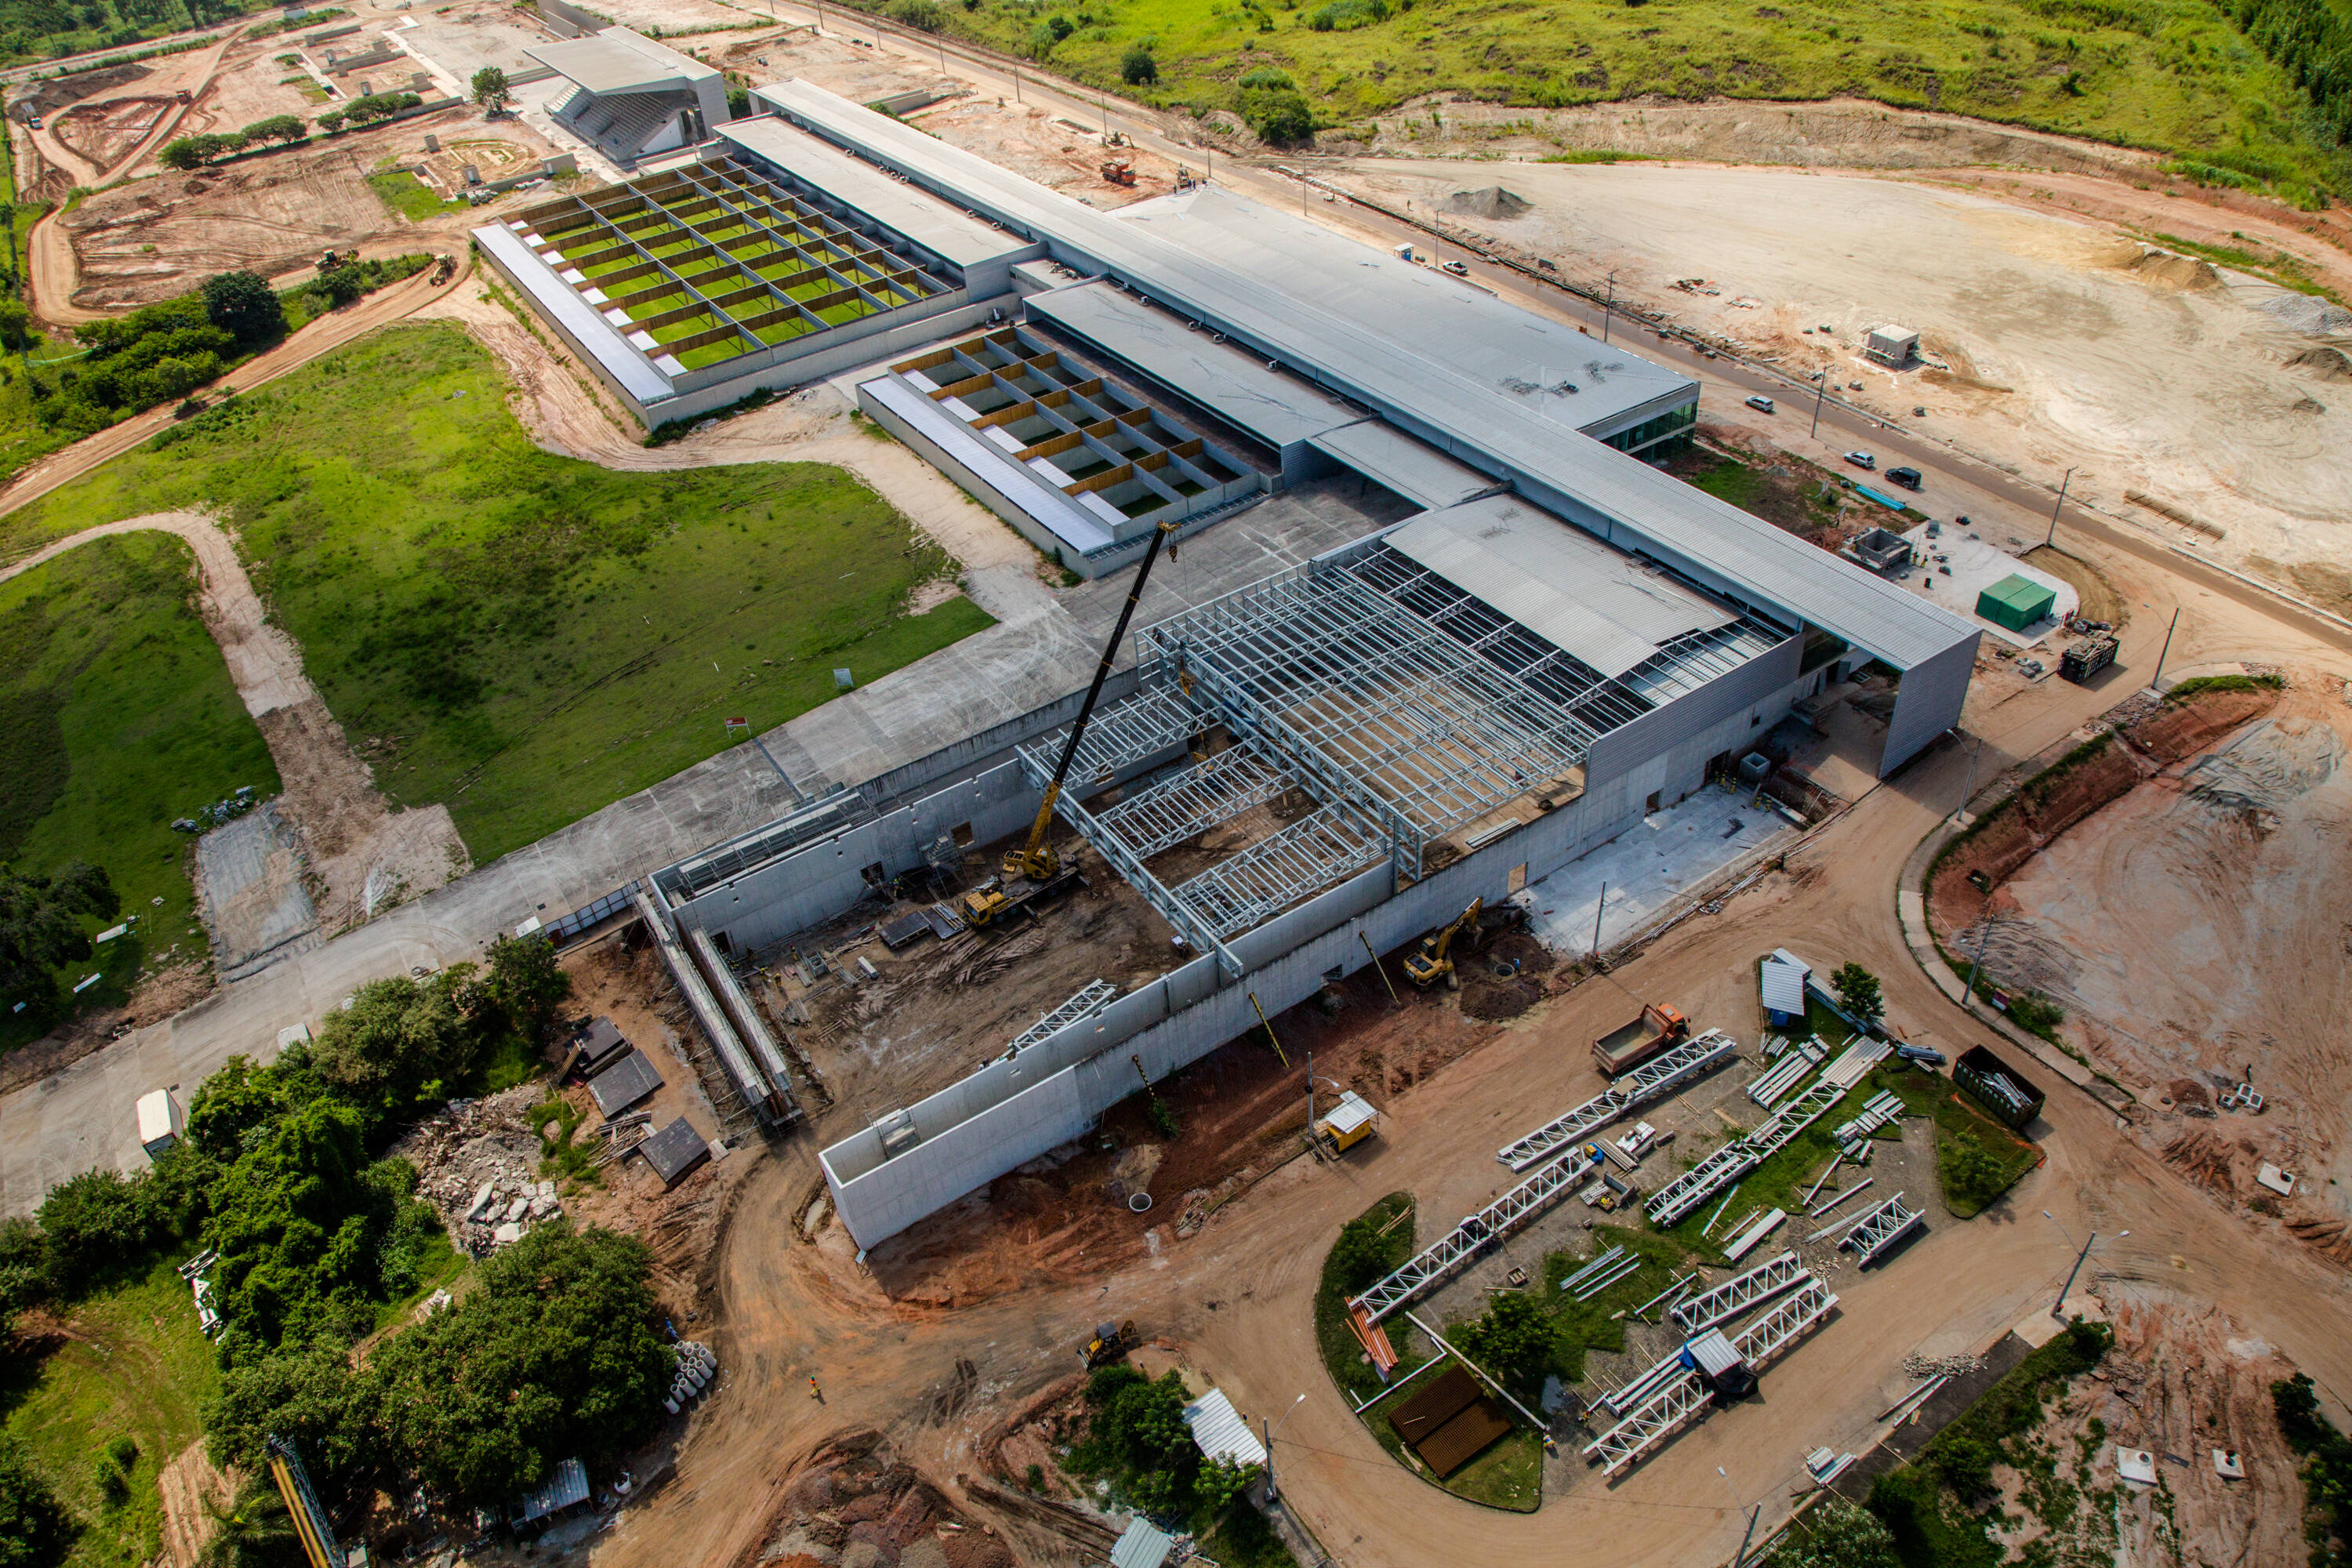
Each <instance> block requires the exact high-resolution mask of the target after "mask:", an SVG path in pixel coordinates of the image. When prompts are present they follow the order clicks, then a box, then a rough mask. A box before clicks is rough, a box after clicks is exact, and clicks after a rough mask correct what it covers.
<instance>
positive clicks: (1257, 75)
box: [1241, 66, 1315, 143]
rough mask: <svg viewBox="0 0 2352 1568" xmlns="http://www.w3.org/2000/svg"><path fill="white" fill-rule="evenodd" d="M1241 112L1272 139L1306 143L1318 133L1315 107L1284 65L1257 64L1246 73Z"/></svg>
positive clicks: (1260, 131)
mask: <svg viewBox="0 0 2352 1568" xmlns="http://www.w3.org/2000/svg"><path fill="white" fill-rule="evenodd" d="M1241 115H1242V118H1243V119H1244V121H1248V123H1249V128H1250V129H1251V130H1253V131H1255V132H1257V133H1258V134H1259V135H1260V136H1262V137H1264V138H1265V140H1266V141H1268V142H1277V143H1279V142H1304V141H1306V140H1307V138H1308V137H1310V136H1312V135H1314V134H1315V106H1314V105H1313V104H1311V103H1309V102H1307V95H1306V94H1305V93H1303V92H1301V91H1299V90H1298V83H1297V82H1296V81H1294V80H1293V79H1291V75H1290V73H1289V72H1288V71H1286V70H1284V69H1283V68H1281V67H1280V66H1253V67H1251V68H1249V69H1248V70H1245V71H1244V72H1243V73H1242V79H1241Z"/></svg>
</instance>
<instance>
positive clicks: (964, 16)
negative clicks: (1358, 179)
mask: <svg viewBox="0 0 2352 1568" xmlns="http://www.w3.org/2000/svg"><path fill="white" fill-rule="evenodd" d="M858 3H859V4H860V5H861V6H862V7H863V8H865V9H868V10H876V11H882V12H885V13H886V14H888V13H891V12H892V11H893V6H894V5H896V6H897V7H898V9H899V10H902V11H903V10H904V9H905V5H906V0H858ZM1056 15H1058V16H1062V17H1063V18H1064V19H1065V20H1066V23H1067V24H1069V25H1070V26H1072V27H1073V29H1074V30H1073V31H1071V32H1070V33H1069V36H1068V37H1066V38H1064V39H1063V40H1062V41H1061V42H1059V43H1058V44H1051V45H1050V47H1049V48H1047V49H1046V50H1045V60H1046V62H1047V64H1048V66H1049V67H1050V68H1051V69H1053V70H1055V71H1057V72H1060V73H1062V74H1065V75H1067V76H1070V77H1074V78H1076V79H1078V80H1080V81H1082V82H1084V83H1086V84H1087V85H1088V86H1090V87H1095V88H1098V89H1108V90H1109V91H1112V92H1122V93H1127V94H1129V95H1131V96H1137V97H1141V98H1145V99H1147V100H1150V101H1151V102H1153V103H1155V104H1158V105H1160V106H1162V107H1191V108H1193V109H1196V110H1233V109H1235V108H1236V107H1237V106H1238V90H1237V89H1238V81H1239V79H1240V77H1241V75H1242V73H1243V72H1244V70H1247V69H1248V68H1251V67H1253V66H1260V65H1276V66H1280V67H1283V68H1286V69H1287V70H1288V71H1289V72H1290V73H1291V75H1292V76H1293V77H1295V78H1296V79H1297V85H1298V87H1299V88H1300V89H1302V90H1303V91H1304V92H1305V93H1306V94H1307V98H1308V100H1310V102H1311V103H1312V104H1313V105H1314V107H1315V110H1316V119H1317V121H1318V125H1319V126H1321V127H1324V128H1345V127H1349V126H1351V125H1354V124H1356V123H1358V122H1360V121H1364V120H1366V119H1368V118H1369V117H1371V116H1374V115H1380V114H1386V113H1389V112H1391V111H1393V110H1396V109H1398V108H1399V107H1400V106H1401V105H1402V104H1404V103H1406V102H1408V101H1409V100H1413V99H1416V98H1419V97H1421V96H1422V95H1424V94H1440V93H1455V92H1459V93H1463V94H1465V95H1467V96H1468V97H1470V98H1473V99H1475V100H1484V101H1488V102H1495V103H1504V104H1517V105H1526V106H1528V107H1529V108H1560V107H1567V106H1570V105H1576V104H1585V103H1595V102H1604V101H1618V100H1630V99H1636V98H1641V97H1643V96H1644V95H1650V94H1656V95H1660V96H1663V97H1666V98H1672V99H1682V100H1696V99H1702V98H1708V97H1730V98H1742V99H1759V100H1812V99H1823V98H1830V97H1835V96H1841V95H1849V94H1851V95H1855V96H1860V97H1865V98H1871V99H1875V100H1879V101H1882V102H1885V103H1889V104H1894V105H1898V106H1901V107H1906V108H1916V109H1939V110H1946V111H1948V112H1952V113H1958V114H1968V115H1975V116H1979V117H1981V118H1983V119H1987V120H1992V121H2003V122H2007V123H2011V124H2016V125H2023V126H2030V127H2036V128H2041V129H2045V130H2053V131H2060V132H2069V133H2074V134H2078V135H2083V136H2088V137H2093V138H2096V139H2098V140H2101V141H2106V142H2121V143H2125V144H2127V145H2132V146H2138V147H2147V148H2154V149H2157V150H2159V151H2163V152H2168V153H2175V154H2179V155H2181V156H2183V157H2186V158H2189V159H2191V160H2194V161H2196V162H2198V163H2203V164H2207V165H2211V166H2214V167H2218V168H2220V169H2222V170H2226V171H2234V172H2235V174H2239V175H2244V176H2252V178H2253V179H2254V180H2256V181H2257V182H2262V181H2277V182H2279V183H2280V184H2282V185H2283V186H2284V187H2286V188H2287V189H2288V190H2289V191H2290V193H2299V192H2300V191H2303V190H2305V189H2308V188H2309V187H2310V186H2311V185H2312V184H2314V183H2315V182H2316V181H2320V180H2325V181H2326V182H2328V183H2330V184H2333V185H2334V186H2335V188H2336V189H2337V190H2339V191H2340V190H2343V189H2345V188H2347V186H2352V172H2348V171H2347V156H2346V154H2345V153H2344V150H2343V149H2342V148H2341V147H2340V146H2338V145H2337V143H2336V141H2335V139H2334V137H2333V136H2330V135H2327V134H2326V132H2324V131H2322V130H2321V129H2320V127H2319V121H2318V118H2317V116H2316V114H2315V112H2314V111H2313V110H2312V109H2311V107H2310V105H2309V103H2308V100H2306V99H2305V95H2304V93H2303V92H2302V90H2301V89H2299V88H2298V87H2297V86H2296V84H2295V82H2294V79H2293V78H2292V77H2291V76H2290V75H2289V74H2288V73H2287V72H2286V71H2285V70H2284V69H2282V68H2280V67H2279V66H2277V65H2274V64H2273V63H2272V62H2271V61H2270V60H2269V59H2267V58H2264V57H2263V54H2262V53H2261V52H2260V51H2259V50H2258V49H2256V48H2255V47H2254V46H2253V45H2252V43H2250V42H2249V41H2248V40H2247V38H2246V37H2245V36H2244V35H2243V34H2242V33H2241V32H2240V31H2239V30H2238V28H2237V27H2236V26H2234V25H2233V24H2232V23H2231V20H2230V18H2229V16H2228V15H2227V14H2226V13H2225V11H2224V10H2223V9H2222V8H2221V6H2219V5H2215V4H2212V3H2210V0H1967V3H1965V4H1961V3H1954V0H1901V3H1895V4H1881V5H1869V6H1861V7H1856V6H1846V5H1832V4H1827V3H1824V0H1776V3H1775V4H1771V5H1738V6H1728V5H1706V4H1699V3H1697V0H1647V3H1643V0H1626V3H1624V4H1618V3H1615V0H1328V3H1326V0H1155V3H1152V4H1136V3H1132V0H1116V3H1115V0H1087V3H1085V4H1083V5H1050V4H1045V0H980V4H979V5H978V6H977V8H975V9H969V10H967V9H964V8H962V7H961V6H956V5H944V6H940V7H939V8H938V16H939V17H940V20H941V22H942V23H943V26H945V28H946V29H947V30H948V31H950V32H953V33H956V34H960V35H963V36H966V37H973V38H975V39H977V40H979V41H981V42H983V43H986V44H988V45H991V46H992V47H997V48H1001V49H1004V50H1007V51H1008V52H1014V53H1024V54H1030V55H1032V56H1033V57H1034V56H1035V55H1036V53H1037V52H1038V50H1039V47H1040V46H1042V45H1046V44H1048V43H1049V40H1050V38H1051V35H1050V33H1046V34H1043V35H1040V34H1039V33H1038V29H1039V27H1040V26H1041V25H1043V24H1045V23H1047V22H1049V21H1050V20H1051V19H1052V18H1053V17H1054V16H1056ZM1318 27H1319V28H1320V29H1324V30H1318ZM1139 43H1143V44H1149V45H1150V47H1151V48H1152V51H1153V54H1154V57H1155V59H1156V61H1157V64H1158V69H1159V79H1158V81H1157V82H1155V83H1151V84H1149V85H1145V86H1141V87H1135V88H1129V87H1125V86H1123V85H1121V81H1120V69H1119V67H1120V60H1121V57H1122V56H1123V55H1124V54H1125V52H1126V51H1127V50H1128V49H1129V47H1133V46H1135V45H1137V44H1139ZM1436 112H1438V113H1441V114H1442V113H1443V112H1444V110H1443V109H1442V108H1440V109H1439V110H1437V111H1436Z"/></svg>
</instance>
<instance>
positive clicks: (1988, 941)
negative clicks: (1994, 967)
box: [1960, 893, 1992, 1007]
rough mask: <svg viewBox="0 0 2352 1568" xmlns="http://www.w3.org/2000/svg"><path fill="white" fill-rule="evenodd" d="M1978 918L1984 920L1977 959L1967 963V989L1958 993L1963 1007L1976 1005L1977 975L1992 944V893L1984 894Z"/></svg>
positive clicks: (1978, 940)
mask: <svg viewBox="0 0 2352 1568" xmlns="http://www.w3.org/2000/svg"><path fill="white" fill-rule="evenodd" d="M1980 918H1981V919H1982V920H1983V921H1984V931H1983V932H1982V934H1980V935H1979V937H1978V938H1977V961H1976V962H1975V963H1971V964H1969V985H1968V989H1967V990H1966V991H1965V992H1963V993H1962V994H1961V995H1960V1005H1962V1006H1964V1007H1970V1006H1974V1005H1976V996H1977V976H1978V975H1979V974H1981V973H1984V958H1985V949H1986V948H1988V947H1990V946H1991V945H1992V895H1991V894H1990V893H1987V894H1986V895H1985V902H1984V914H1983V915H1982V917H1980Z"/></svg>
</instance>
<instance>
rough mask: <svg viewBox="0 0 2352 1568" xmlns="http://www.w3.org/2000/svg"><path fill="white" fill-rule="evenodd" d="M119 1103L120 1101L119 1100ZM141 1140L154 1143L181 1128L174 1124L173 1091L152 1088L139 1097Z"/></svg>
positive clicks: (168, 1136) (170, 1135)
mask: <svg viewBox="0 0 2352 1568" xmlns="http://www.w3.org/2000/svg"><path fill="white" fill-rule="evenodd" d="M117 1103H120V1101H118V1102H117ZM138 1110H139V1142H142V1143H152V1142H156V1141H157V1140H158V1139H162V1138H170V1137H172V1136H173V1135H175V1134H176V1133H177V1132H178V1131H180V1130H179V1129H178V1128H176V1127H174V1126H173V1125H172V1091H171V1090H170V1089H152V1090H151V1091H149V1092H148V1093H146V1094H142V1095H141V1096H140V1097H139V1107H138Z"/></svg>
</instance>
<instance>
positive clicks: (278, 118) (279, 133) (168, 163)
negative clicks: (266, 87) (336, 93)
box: [155, 114, 310, 169]
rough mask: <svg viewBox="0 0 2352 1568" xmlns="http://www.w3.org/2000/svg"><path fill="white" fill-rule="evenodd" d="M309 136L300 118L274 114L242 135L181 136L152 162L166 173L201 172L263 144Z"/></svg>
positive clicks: (234, 133) (164, 147)
mask: <svg viewBox="0 0 2352 1568" xmlns="http://www.w3.org/2000/svg"><path fill="white" fill-rule="evenodd" d="M309 135H310V129H309V127H307V126H305V125H304V124H303V123H302V121H301V120H300V118H299V117H298V116H296V115H291V114H273V115H271V116H270V117H269V118H268V119H267V120H257V121H254V122H253V123H252V124H250V125H248V126H247V127H246V128H245V129H244V130H242V131H225V132H216V133H215V132H203V133H201V134H199V135H194V136H181V137H177V138H175V139H173V141H170V142H164V143H163V147H162V148H161V149H160V150H159V151H158V152H157V153H156V154H155V161H156V162H157V163H161V164H163V167H165V168H167V169H200V168H202V167H204V166H205V164H206V163H214V162H216V161H217V160H219V159H222V158H226V157H227V156H228V155H229V154H230V153H242V152H244V151H245V150H246V149H247V148H248V147H257V146H259V145H261V144H262V143H263V142H278V143H280V144H285V143H290V142H299V141H302V140H303V139H304V138H306V137H308V136H309Z"/></svg>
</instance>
